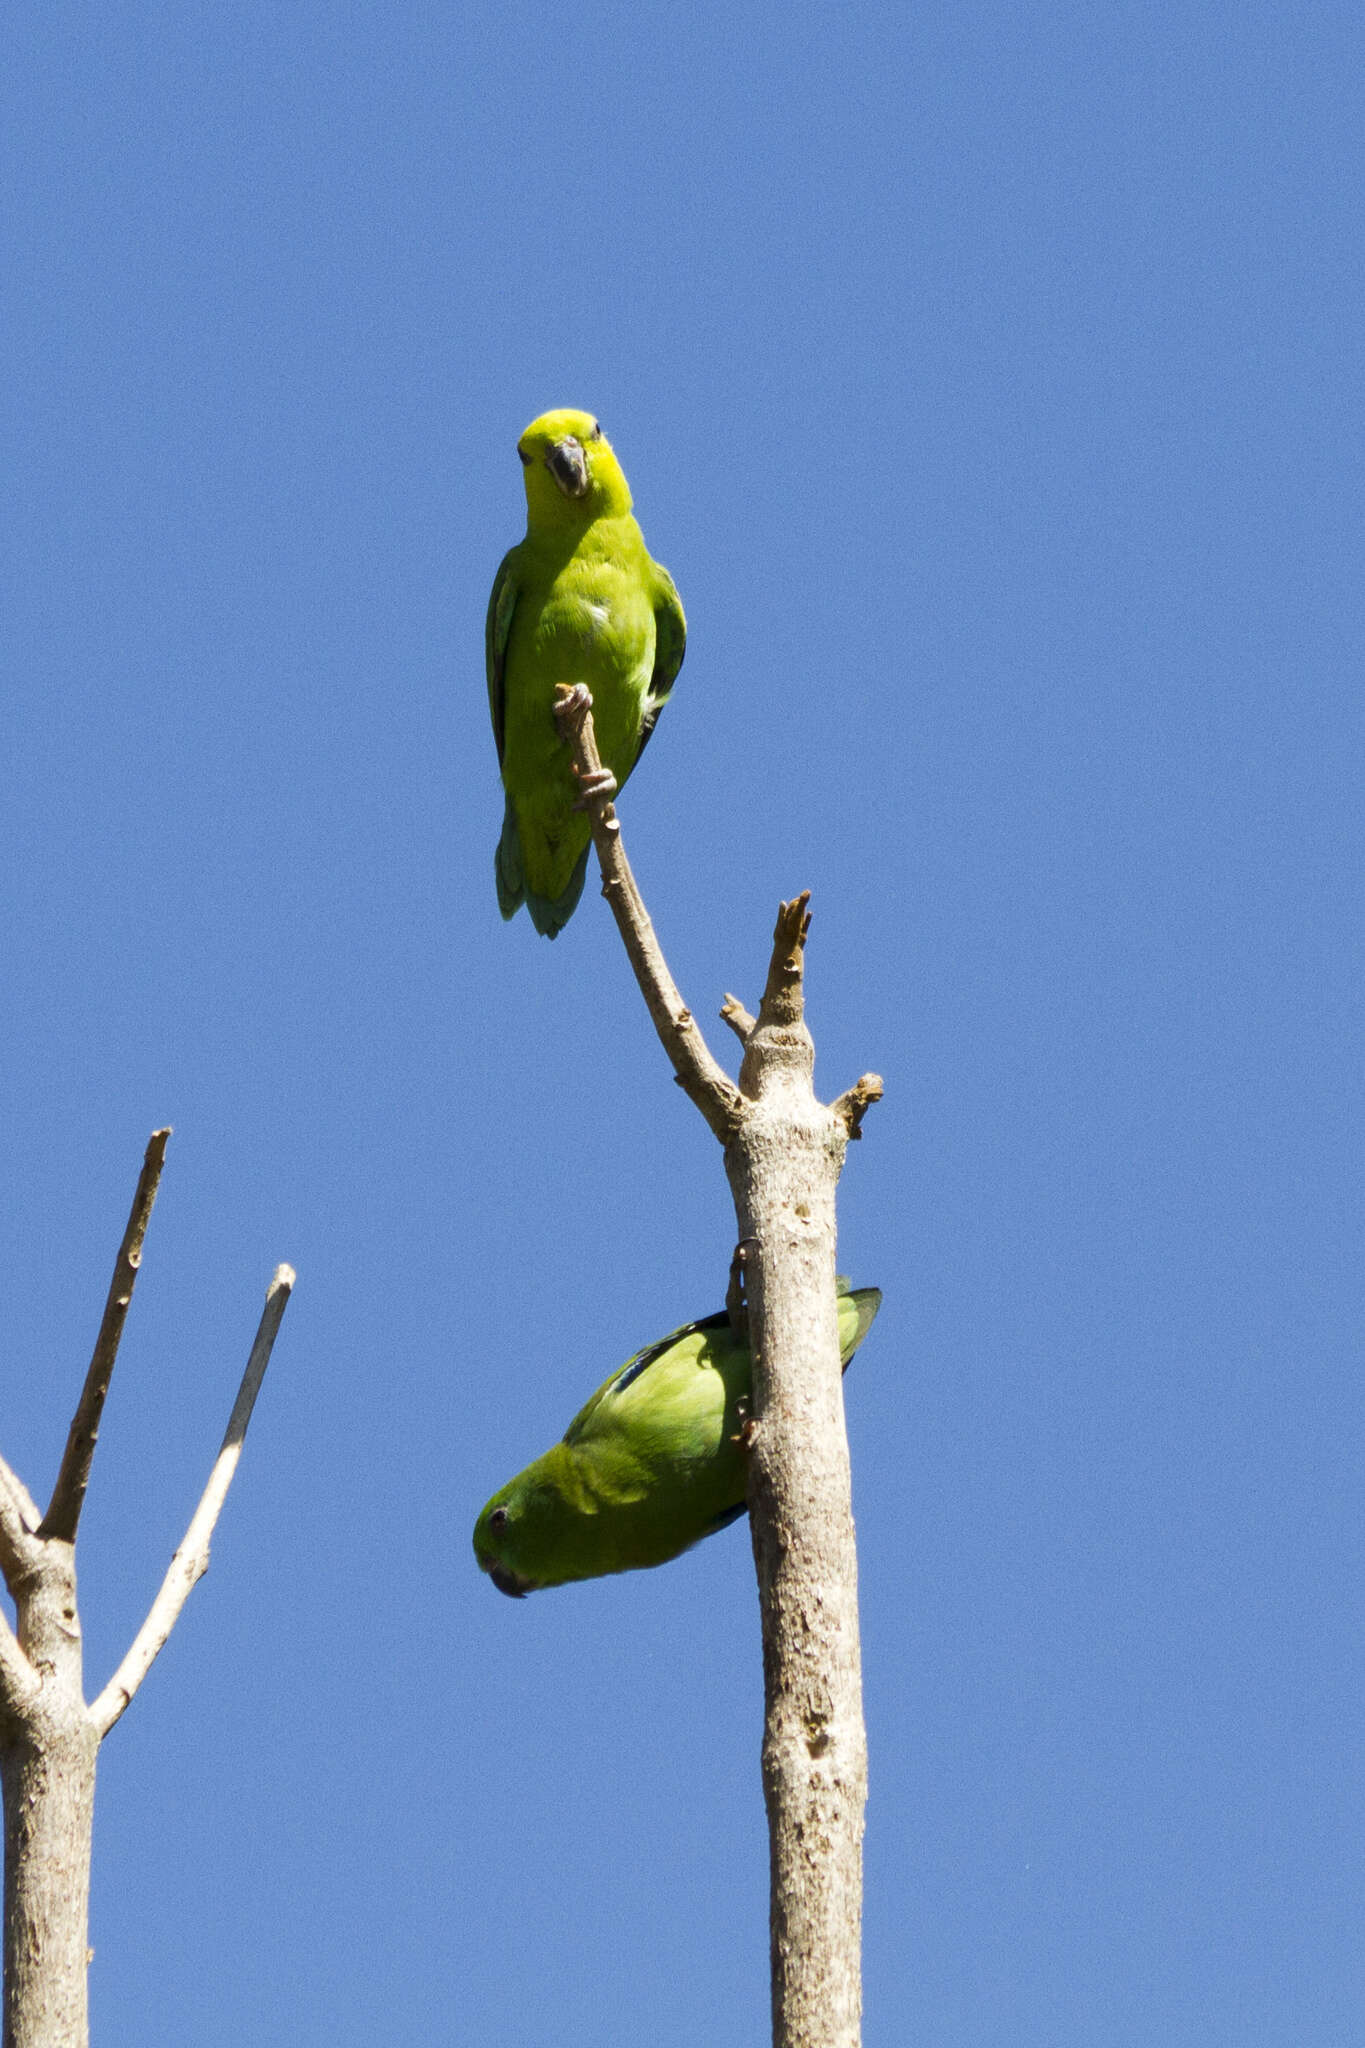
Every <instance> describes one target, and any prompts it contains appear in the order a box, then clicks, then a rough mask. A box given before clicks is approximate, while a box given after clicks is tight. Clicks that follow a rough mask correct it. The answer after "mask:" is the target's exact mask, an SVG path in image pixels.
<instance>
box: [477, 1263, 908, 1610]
mask: <svg viewBox="0 0 1365 2048" xmlns="http://www.w3.org/2000/svg"><path fill="white" fill-rule="evenodd" d="M881 1300H882V1297H881V1291H880V1289H878V1288H876V1287H859V1288H857V1289H856V1290H852V1289H850V1288H849V1285H848V1282H847V1281H846V1280H840V1282H839V1352H840V1356H841V1357H842V1359H843V1362H844V1364H845V1366H847V1364H848V1361H849V1359H850V1358H852V1356H853V1354H854V1352H855V1351H856V1350H857V1348H858V1346H859V1345H860V1344H861V1343H862V1341H863V1338H864V1337H865V1336H866V1335H867V1333H868V1330H869V1329H870V1328H871V1326H872V1318H873V1317H874V1316H875V1315H876V1313H877V1310H878V1309H879V1308H880V1307H881ZM749 1392H750V1365H749V1353H748V1349H747V1347H746V1346H745V1344H744V1343H743V1342H742V1340H741V1339H740V1338H739V1337H737V1336H736V1335H735V1332H734V1330H733V1329H732V1328H731V1326H730V1319H729V1317H728V1316H727V1315H726V1313H725V1311H724V1310H723V1309H722V1310H721V1312H720V1314H719V1315H714V1316H707V1317H705V1318H704V1320H703V1321H701V1322H699V1323H688V1324H687V1325H686V1327H685V1328H683V1329H681V1330H674V1331H673V1333H672V1335H671V1336H668V1337H661V1338H660V1339H659V1342H658V1343H657V1344H651V1345H650V1346H649V1347H648V1349H647V1350H645V1351H640V1352H637V1353H636V1355H635V1357H634V1358H632V1359H630V1360H629V1361H628V1363H627V1364H625V1365H623V1366H621V1367H620V1369H619V1370H618V1371H616V1372H614V1373H613V1374H612V1376H611V1378H610V1379H609V1380H607V1381H606V1382H605V1383H604V1384H603V1385H602V1386H600V1387H599V1388H598V1390H597V1392H596V1393H595V1394H594V1395H593V1397H592V1399H591V1401H589V1403H588V1405H587V1407H586V1408H583V1409H581V1410H580V1411H579V1413H578V1414H577V1415H575V1417H574V1419H573V1421H572V1422H571V1423H570V1424H569V1427H568V1428H567V1429H566V1430H565V1432H564V1437H563V1440H562V1441H561V1442H560V1443H557V1444H555V1445H554V1446H553V1447H552V1448H551V1449H550V1450H548V1451H546V1453H545V1455H544V1457H543V1458H537V1459H536V1461H535V1463H534V1465H528V1466H527V1467H526V1470H525V1471H524V1472H521V1473H519V1474H518V1475H517V1477H516V1478H515V1479H513V1480H509V1482H508V1484H507V1485H506V1486H504V1487H502V1488H501V1489H500V1491H499V1492H497V1493H495V1494H494V1495H493V1498H492V1500H490V1501H489V1503H488V1505H487V1507H486V1508H485V1509H484V1511H483V1513H482V1514H481V1515H480V1516H479V1519H478V1521H477V1523H476V1524H475V1526H474V1555H475V1557H476V1558H477V1559H478V1561H479V1569H480V1570H481V1571H485V1572H487V1573H488V1575H489V1577H490V1578H491V1579H492V1581H493V1584H494V1585H495V1586H496V1587H497V1588H498V1590H499V1592H502V1593H510V1594H512V1595H513V1597H514V1598H518V1599H519V1598H520V1597H521V1595H522V1594H524V1593H534V1592H536V1591H537V1590H538V1589H539V1588H540V1587H541V1586H562V1585H563V1584H564V1583H565V1582H566V1581H567V1580H569V1579H595V1578H598V1577H600V1576H601V1575H602V1574H603V1573H605V1572H629V1571H637V1570H639V1569H641V1568H642V1567H643V1566H645V1565H652V1564H666V1563H667V1561H668V1559H669V1558H670V1557H677V1556H678V1554H679V1552H680V1551H684V1550H688V1549H690V1548H691V1546H692V1545H693V1544H694V1543H700V1541H701V1539H702V1537H703V1536H710V1535H711V1534H713V1532H714V1531H715V1530H717V1529H723V1528H725V1526H726V1525H727V1523H729V1522H733V1521H735V1520H737V1519H738V1517H739V1516H740V1515H742V1514H743V1513H744V1490H745V1471H744V1452H743V1449H742V1447H741V1443H740V1433H741V1430H742V1428H743V1423H744V1418H745V1415H746V1414H747V1412H748V1403H749Z"/></svg>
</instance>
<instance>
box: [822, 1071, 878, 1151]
mask: <svg viewBox="0 0 1365 2048" xmlns="http://www.w3.org/2000/svg"><path fill="white" fill-rule="evenodd" d="M882 1093H883V1089H882V1077H881V1075H880V1074H861V1075H860V1076H859V1077H858V1079H857V1080H856V1081H855V1082H854V1083H853V1086H852V1087H851V1088H847V1089H845V1091H844V1093H843V1094H842V1095H841V1096H840V1097H839V1099H838V1101H837V1102H835V1103H832V1104H831V1108H832V1109H833V1111H834V1114H835V1115H836V1116H837V1117H838V1119H839V1121H840V1123H842V1124H843V1126H844V1128H845V1130H846V1131H847V1132H848V1135H849V1138H850V1139H853V1138H861V1136H862V1135H863V1118H864V1117H865V1116H866V1114H867V1112H868V1110H869V1109H871V1107H872V1105H873V1103H874V1102H880V1101H881V1099H882Z"/></svg>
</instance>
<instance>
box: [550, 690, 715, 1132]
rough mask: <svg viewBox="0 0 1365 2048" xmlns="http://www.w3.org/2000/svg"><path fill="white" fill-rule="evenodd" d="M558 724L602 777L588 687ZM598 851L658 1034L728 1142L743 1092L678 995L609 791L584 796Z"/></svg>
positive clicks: (583, 767)
mask: <svg viewBox="0 0 1365 2048" xmlns="http://www.w3.org/2000/svg"><path fill="white" fill-rule="evenodd" d="M555 721H556V723H557V725H558V727H559V730H560V732H561V734H562V735H563V737H564V740H565V742H566V743H567V745H568V746H569V747H570V749H571V750H572V753H573V762H574V769H575V772H576V773H577V774H578V776H579V777H580V779H584V778H587V779H593V778H600V776H601V774H602V757H601V755H600V754H599V753H598V751H597V738H596V735H595V733H594V731H593V723H592V698H591V696H590V695H589V694H588V692H587V690H586V689H584V688H583V687H582V685H581V684H580V685H579V686H578V687H577V688H572V689H571V688H570V687H569V686H568V685H567V684H561V685H560V687H559V690H558V693H557V702H556V705H555ZM584 807H585V809H586V810H587V813H588V822H589V824H590V825H591V826H592V840H593V845H594V846H595V847H596V849H597V858H598V862H599V864H600V866H601V869H602V894H603V895H604V896H605V897H606V899H607V902H608V903H609V904H610V905H611V912H612V916H613V917H614V918H615V919H616V923H617V928H618V929H619V931H620V933H621V937H622V939H623V940H624V942H625V948H626V953H627V955H628V957H629V959H630V964H631V966H632V967H633V968H634V970H635V979H636V980H637V981H638V982H639V984H640V992H641V994H642V995H643V996H644V999H645V1003H646V1006H647V1007H648V1010H649V1014H650V1017H651V1018H652V1020H653V1023H654V1029H655V1030H656V1031H657V1032H658V1034H659V1039H660V1042H661V1044H662V1045H663V1049H664V1051H665V1052H666V1053H667V1054H668V1057H669V1059H670V1060H671V1061H672V1062H673V1071H674V1073H675V1075H676V1076H677V1080H678V1084H679V1086H680V1087H681V1088H682V1089H683V1090H684V1091H685V1092H686V1094H687V1095H688V1096H689V1097H690V1098H691V1100H692V1101H693V1102H695V1103H696V1105H697V1108H698V1109H699V1110H700V1111H701V1113H702V1115H703V1116H704V1117H705V1118H706V1121H707V1123H708V1124H709V1125H710V1126H711V1129H712V1130H713V1131H714V1132H715V1134H716V1136H717V1137H718V1138H719V1139H720V1141H721V1143H722V1144H725V1143H727V1141H728V1140H729V1138H730V1136H731V1134H732V1132H733V1129H734V1125H735V1119H736V1116H737V1114H738V1111H739V1108H740V1098H739V1091H738V1089H737V1088H736V1087H735V1084H734V1082H733V1081H732V1080H731V1079H730V1077H729V1076H728V1074H726V1072H725V1070H724V1069H723V1068H722V1067H721V1066H720V1065H718V1063H717V1062H716V1060H715V1059H714V1058H713V1056H712V1054H711V1052H710V1049H709V1048H708V1046H707V1043H706V1040H705V1039H704V1038H703V1037H702V1034H701V1030H700V1027H699V1026H698V1024H697V1020H696V1018H695V1017H694V1016H693V1015H692V1012H691V1011H690V1010H689V1009H688V1007H687V1005H686V1004H685V1003H684V1001H683V999H682V997H681V995H680V994H679V993H678V986H677V983H676V982H675V981H674V979H673V977H672V975H671V974H670V973H669V971H668V963H667V961H666V960H665V959H664V956H663V951H662V949H661V947H660V945H659V941H658V939H657V938H656V937H655V933H654V927H653V925H652V924H651V923H650V920H649V913H648V911H647V910H646V909H645V906H644V902H643V900H642V898H641V895H640V891H639V889H638V888H637V887H636V883H635V877H634V875H633V874H632V873H631V871H630V862H629V861H628V860H627V859H626V853H625V848H624V847H623V845H622V844H621V825H620V820H619V819H618V818H617V816H616V812H615V810H614V809H613V807H612V802H611V793H610V789H609V788H603V789H599V790H598V791H597V793H596V794H590V795H587V796H585V798H584Z"/></svg>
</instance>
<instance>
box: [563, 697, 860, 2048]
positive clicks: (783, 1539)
mask: <svg viewBox="0 0 1365 2048" xmlns="http://www.w3.org/2000/svg"><path fill="white" fill-rule="evenodd" d="M582 699H583V692H582V691H581V690H580V691H575V692H566V693H564V696H563V699H562V704H561V710H560V724H561V730H562V731H563V733H564V735H565V737H566V739H567V740H568V743H569V745H570V746H571V748H572V750H573V755H574V764H575V768H576V770H577V772H578V773H579V774H580V776H583V777H591V775H592V773H593V771H594V770H595V769H596V768H597V767H598V766H599V765H600V764H599V762H598V760H597V754H596V748H595V745H594V743H593V736H592V717H591V708H590V705H587V706H585V705H584V703H583V701H582ZM589 786H591V785H589ZM585 805H586V809H587V812H588V816H589V819H590V821H591V824H592V832H593V843H594V846H595V847H596V850H597V855H598V860H599V863H600V865H601V869H602V883H603V888H602V893H603V895H604V896H605V897H606V898H607V901H608V902H609V904H610V905H611V908H612V912H613V914H614V915H615V917H616V921H617V924H618V926H619V927H620V930H621V933H622V937H623V938H624V940H625V942H626V950H627V952H628V954H629V956H630V959H631V964H632V966H634V968H635V971H636V976H637V979H638V980H639V982H640V986H641V989H642V991H643V992H644V994H645V999H646V1002H647V1003H648V1004H649V1009H650V1015H651V1016H652V1017H653V1019H654V1022H655V1027H656V1029H657V1030H658V1033H659V1037H660V1040H661V1042H662V1044H663V1046H664V1049H665V1051H666V1052H667V1053H668V1055H669V1057H670V1059H671V1060H672V1061H673V1064H674V1069H675V1073H676V1076H677V1079H678V1081H679V1082H680V1084H681V1085H682V1086H683V1087H684V1088H685V1089H686V1091H687V1093H688V1095H689V1096H690V1097H691V1098H692V1100H693V1101H694V1102H695V1103H696V1104H697V1106H698V1108H699V1109H700V1110H701V1112H702V1114H703V1115H704V1116H705V1117H706V1120H707V1122H708V1124H709V1125H710V1126H711V1129H712V1130H713V1131H714V1132H715V1134H716V1136H717V1137H718V1138H719V1139H720V1141H721V1143H722V1145H723V1146H724V1148H725V1168H726V1173H727V1176H728V1178H729V1182H730V1188H731V1192H732V1194H733V1197H734V1202H735V1216H736V1222H737V1226H738V1236H739V1239H740V1241H741V1247H742V1250H743V1254H744V1257H743V1260H742V1266H743V1272H744V1276H745V1281H746V1284H747V1295H748V1301H747V1315H748V1326H749V1339H750V1347H751V1350H752V1354H753V1361H754V1365H753V1410H752V1415H751V1417H750V1419H749V1421H748V1422H747V1423H746V1426H745V1442H746V1444H747V1445H748V1448H749V1453H750V1464H749V1510H750V1523H751V1528H752V1536H753V1546H754V1559H755V1564H756V1567H757V1573H758V1587H759V1603H760V1608H761V1611H762V1627H763V1671H764V1701H765V1716H764V1737H763V1786H764V1797H765V1801H766V1804H767V1812H768V1832H769V1851H770V1874H771V1910H770V1936H771V1969H772V2006H773V2042H774V2048H857V2043H858V2041H859V2039H860V2033H861V2005H862V1993H861V1921H862V1836H863V1813H864V1808H865V1805H866V1800H867V1744H866V1735H865V1731H864V1725H863V1714H862V1676H861V1660H860V1650H859V1638H858V1580H857V1553H856V1549H855V1545H854V1534H853V1513H852V1501H851V1493H850V1484H849V1463H848V1440H847V1436H846V1434H845V1430H844V1411H843V1390H842V1376H841V1371H840V1364H839V1339H838V1321H837V1313H836V1308H835V1285H834V1273H835V1258H834V1254H835V1204H834V1197H835V1188H836V1186H837V1183H838V1179H839V1173H840V1170H841V1167H842V1165H843V1157H844V1151H845V1147H846V1146H847V1144H848V1141H849V1139H850V1138H853V1137H858V1136H859V1135H860V1128H859V1127H860V1125H861V1122H862V1117H863V1114H864V1112H865V1111H866V1109H867V1107H868V1105H869V1104H870V1103H872V1102H874V1101H876V1100H877V1098H878V1097H879V1096H880V1094H881V1082H880V1080H879V1079H878V1078H877V1076H876V1075H873V1074H865V1075H864V1076H863V1077H862V1078H861V1080H859V1081H857V1082H856V1083H855V1084H854V1086H853V1087H852V1088H851V1089H849V1090H848V1091H847V1093H846V1094H845V1095H842V1096H840V1098H839V1100H838V1101H837V1102H836V1103H835V1104H834V1105H833V1106H832V1107H827V1106H826V1105H824V1104H822V1103H821V1102H819V1101H818V1100H817V1098H816V1095H815V1092H814V1088H813V1086H812V1074H813V1070H814V1047H813V1045H812V1042H811V1038H810V1034H809V1032H808V1031H807V1029H806V1025H805V1021H804V1014H803V996H802V967H803V949H804V945H805V938H806V930H807V926H808V923H809V919H808V917H807V913H806V906H807V901H808V899H807V898H806V897H805V896H802V897H798V898H796V899H795V900H794V901H793V902H791V903H785V904H783V906H782V908H781V910H780V912H779V914H778V920H777V929H776V932H775V934H774V940H773V950H772V957H771V961H770V964H769V969H768V979H767V986H766V988H765V991H764V996H763V1001H762V1003H761V1004H760V1006H759V1014H758V1017H757V1019H755V1018H753V1017H751V1016H750V1014H749V1012H748V1011H747V1010H746V1009H745V1008H744V1006H743V1004H742V1003H739V1002H738V1001H737V1000H736V999H735V997H733V996H727V997H726V999H725V1005H724V1007H723V1009H722V1011H721V1015H722V1017H723V1018H724V1020H725V1022H726V1023H727V1024H728V1025H729V1026H730V1028H731V1029H732V1030H733V1031H734V1032H735V1033H736V1035H737V1036H738V1037H739V1038H740V1040H741V1041H742V1043H743V1045H744V1058H743V1063H742V1065H741V1068H740V1074H739V1086H738V1088H736V1087H735V1085H734V1083H732V1082H731V1081H730V1080H729V1079H728V1077H727V1076H726V1075H725V1073H724V1071H723V1070H722V1069H721V1068H720V1067H719V1066H718V1065H717V1063H716V1062H715V1060H714V1059H713V1058H712V1056H711V1054H710V1052H709V1051H708V1050H707V1048H706V1045H705V1042H704V1040H703V1038H702V1035H701V1032H700V1031H699V1030H698V1028H697V1026H696V1022H695V1019H694V1018H693V1017H692V1016H691V1013H690V1012H689V1011H688V1010H687V1009H686V1008H685V1006H684V1004H683V1002H682V999H681V997H680V996H679V995H678V992H677V990H676V988H675V987H674V984H673V981H672V977H671V976H670V975H669V973H668V969H667V967H666V965H665V964H664V960H663V955H662V953H661V951H660V950H659V946H658V941H657V939H656V937H655V935H654V931H653V927H652V926H651V925H650V923H649V919H648V917H647V915H646V914H645V910H644V905H643V902H642V901H641V899H640V894H639V890H638V888H637V887H636V885H635V880H634V877H633V876H632V875H631V872H630V868H629V864H628V863H627V861H626V857H625V852H624V848H623V847H622V844H621V833H620V825H619V822H618V820H617V818H616V815H615V812H614V810H613V808H612V804H611V801H610V796H609V794H607V793H602V794H590V795H589V796H588V797H587V798H586V799H585ZM661 992H662V993H661ZM680 1024H682V1025H683V1027H684V1028H683V1029H682V1030H681V1031H680V1030H679V1025H680ZM740 1263H741V1262H740V1261H739V1258H738V1254H737V1267H738V1265H739V1264H740ZM727 1300H728V1304H729V1307H730V1312H731V1315H732V1317H738V1315H739V1314H740V1313H741V1311H740V1307H739V1302H738V1290H737V1287H736V1285H735V1283H734V1281H733V1280H732V1285H731V1290H730V1294H729V1296H728V1297H727Z"/></svg>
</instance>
